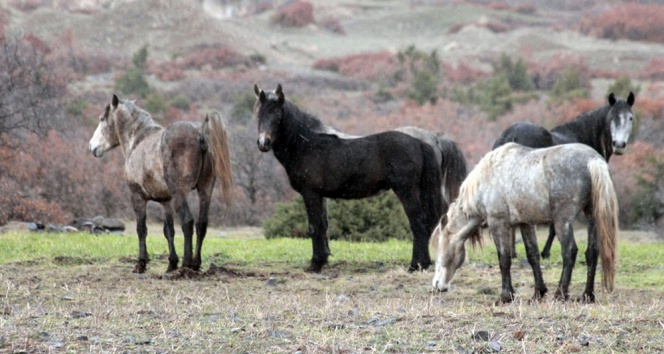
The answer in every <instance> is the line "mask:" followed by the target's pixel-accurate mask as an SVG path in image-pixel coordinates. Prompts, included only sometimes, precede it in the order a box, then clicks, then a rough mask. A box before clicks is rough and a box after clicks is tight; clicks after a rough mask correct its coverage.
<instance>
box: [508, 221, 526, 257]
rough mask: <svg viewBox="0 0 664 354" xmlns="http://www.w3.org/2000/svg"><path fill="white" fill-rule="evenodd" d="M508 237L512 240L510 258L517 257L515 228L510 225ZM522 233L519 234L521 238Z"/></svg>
mask: <svg viewBox="0 0 664 354" xmlns="http://www.w3.org/2000/svg"><path fill="white" fill-rule="evenodd" d="M510 234H511V235H510V236H511V237H510V239H511V240H512V248H511V249H510V252H511V253H512V258H515V259H516V258H518V257H517V254H516V228H515V227H511V228H510ZM523 237H524V236H523V233H522V234H521V238H523Z"/></svg>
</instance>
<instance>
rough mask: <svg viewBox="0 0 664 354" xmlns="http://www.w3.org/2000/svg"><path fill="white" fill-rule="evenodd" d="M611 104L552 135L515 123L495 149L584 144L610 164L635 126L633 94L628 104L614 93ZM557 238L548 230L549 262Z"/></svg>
mask: <svg viewBox="0 0 664 354" xmlns="http://www.w3.org/2000/svg"><path fill="white" fill-rule="evenodd" d="M608 103H609V104H608V105H606V106H603V107H600V108H598V109H596V110H594V111H590V112H585V113H582V114H581V115H579V116H578V117H576V118H575V119H574V120H572V121H570V122H567V123H564V124H561V125H559V126H556V127H554V128H553V129H551V132H549V131H548V130H546V129H545V128H544V127H542V126H539V125H537V124H533V123H529V122H522V123H516V124H514V125H512V126H510V127H509V128H507V129H506V130H505V131H504V132H503V133H502V134H501V135H500V137H498V140H496V143H495V144H494V145H493V149H495V148H497V147H499V146H501V145H503V144H506V143H509V142H515V143H517V144H521V145H525V146H528V147H532V148H545V147H550V146H553V145H560V144H568V143H581V144H585V145H588V146H590V147H592V148H593V149H595V151H597V152H598V153H599V154H600V155H602V156H603V157H604V159H606V162H609V159H610V158H611V156H612V155H613V154H614V153H615V154H616V155H622V154H623V153H624V152H625V149H626V148H627V141H628V140H629V136H630V135H631V134H632V123H633V122H634V112H633V111H632V106H634V93H632V92H630V93H629V96H627V100H616V98H615V97H614V96H613V93H611V94H609V98H608ZM513 232H514V231H512V233H513ZM512 235H513V234H512ZM555 236H556V234H555V230H554V228H553V225H552V226H551V227H550V228H549V238H548V239H547V240H546V244H545V245H544V249H543V250H542V258H549V256H550V255H551V244H552V243H553V239H554V238H555ZM512 256H513V257H516V251H515V250H514V239H512Z"/></svg>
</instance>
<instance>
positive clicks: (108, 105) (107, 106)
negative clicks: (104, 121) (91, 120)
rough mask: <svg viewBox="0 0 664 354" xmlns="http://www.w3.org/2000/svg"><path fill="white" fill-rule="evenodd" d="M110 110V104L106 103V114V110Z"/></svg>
mask: <svg viewBox="0 0 664 354" xmlns="http://www.w3.org/2000/svg"><path fill="white" fill-rule="evenodd" d="M110 110H111V105H110V104H107V105H106V109H105V112H106V114H108V112H109V111H110Z"/></svg>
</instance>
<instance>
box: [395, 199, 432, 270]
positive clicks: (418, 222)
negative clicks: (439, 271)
mask: <svg viewBox="0 0 664 354" xmlns="http://www.w3.org/2000/svg"><path fill="white" fill-rule="evenodd" d="M394 193H395V194H396V195H397V197H398V198H399V200H400V201H401V205H402V206H403V209H404V211H405V212H406V216H407V217H408V223H409V224H410V230H411V231H412V233H413V257H412V259H411V261H410V267H409V268H408V271H409V272H414V271H416V270H424V269H427V268H429V266H430V265H431V255H429V237H430V236H431V234H430V232H428V231H427V227H426V225H427V220H426V214H425V212H424V211H423V210H422V207H421V202H420V198H419V191H417V190H415V189H412V188H409V189H407V190H406V189H404V190H402V189H394Z"/></svg>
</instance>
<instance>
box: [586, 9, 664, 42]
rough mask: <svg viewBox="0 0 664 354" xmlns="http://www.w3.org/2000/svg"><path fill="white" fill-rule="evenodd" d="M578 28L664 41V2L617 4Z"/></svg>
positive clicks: (606, 35) (609, 35)
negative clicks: (661, 3) (660, 3)
mask: <svg viewBox="0 0 664 354" xmlns="http://www.w3.org/2000/svg"><path fill="white" fill-rule="evenodd" d="M579 30H580V31H581V32H582V33H585V34H590V35H593V36H597V37H600V38H608V39H629V40H635V41H648V42H657V43H664V5H659V4H640V3H636V2H630V3H623V4H617V5H615V6H613V7H611V8H610V9H609V10H607V11H605V12H603V13H601V14H598V15H596V16H591V17H589V18H587V19H585V20H584V21H582V22H581V24H580V25H579Z"/></svg>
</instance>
